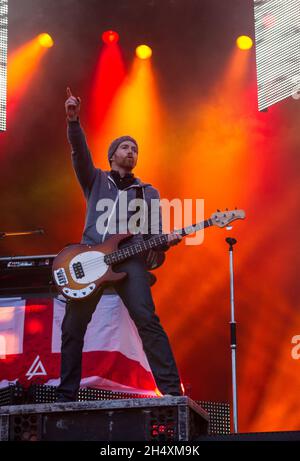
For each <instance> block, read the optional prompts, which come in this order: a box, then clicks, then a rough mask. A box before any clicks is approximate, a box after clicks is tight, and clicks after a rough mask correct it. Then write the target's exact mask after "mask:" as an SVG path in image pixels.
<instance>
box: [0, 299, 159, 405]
mask: <svg viewBox="0 0 300 461" xmlns="http://www.w3.org/2000/svg"><path fill="white" fill-rule="evenodd" d="M64 312H65V304H64V303H63V302H62V301H60V300H58V299H55V298H54V299H52V298H43V299H35V298H31V299H21V298H6V299H4V298H0V387H5V386H7V385H8V384H9V383H12V382H16V381H18V382H19V383H20V384H22V385H23V386H25V387H28V386H29V385H30V384H32V383H35V384H47V385H53V386H57V385H58V384H59V375H60V347H61V323H62V320H63V316H64ZM81 387H94V388H100V389H105V390H110V391H118V392H121V391H123V392H126V393H141V394H146V395H153V396H155V395H158V391H157V389H156V384H155V381H154V378H153V375H152V373H151V369H150V366H149V363H148V361H147V358H146V355H145V353H144V350H143V347H142V343H141V339H140V337H139V334H138V331H137V329H136V326H135V324H134V323H133V321H132V320H131V318H130V316H129V314H128V311H127V309H126V307H125V306H124V304H123V303H122V301H121V299H120V298H119V297H118V296H117V295H115V294H111V295H104V296H102V298H101V300H100V302H99V304H98V306H97V308H96V310H95V312H94V314H93V317H92V320H91V322H90V323H89V325H88V329H87V332H86V335H85V340H84V349H83V356H82V380H81Z"/></svg>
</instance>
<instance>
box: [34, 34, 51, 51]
mask: <svg viewBox="0 0 300 461" xmlns="http://www.w3.org/2000/svg"><path fill="white" fill-rule="evenodd" d="M38 42H39V44H40V45H41V46H43V47H44V48H52V46H53V45H54V41H53V39H52V37H51V35H49V34H40V35H39V36H38Z"/></svg>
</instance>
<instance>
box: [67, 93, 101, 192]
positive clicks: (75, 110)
mask: <svg viewBox="0 0 300 461" xmlns="http://www.w3.org/2000/svg"><path fill="white" fill-rule="evenodd" d="M80 105H81V99H80V98H78V97H77V98H76V97H75V96H73V95H72V93H71V90H70V88H67V100H66V102H65V109H66V115H67V122H68V129H67V137H68V141H69V143H70V145H71V149H72V163H73V167H74V170H75V173H76V176H77V178H78V181H79V183H80V185H81V187H82V189H83V192H84V195H85V196H86V197H88V195H89V193H90V190H91V187H92V184H93V182H94V179H95V175H96V171H97V170H96V168H95V166H94V164H93V160H92V156H91V153H90V151H89V148H88V146H87V142H86V138H85V134H84V131H83V129H82V127H81V125H80V122H79V113H80Z"/></svg>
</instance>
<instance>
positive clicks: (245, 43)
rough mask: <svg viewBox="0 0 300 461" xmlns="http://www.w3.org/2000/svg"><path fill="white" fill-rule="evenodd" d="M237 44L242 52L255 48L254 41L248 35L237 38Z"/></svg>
mask: <svg viewBox="0 0 300 461" xmlns="http://www.w3.org/2000/svg"><path fill="white" fill-rule="evenodd" d="M236 44H237V47H238V48H239V49H240V50H250V49H251V48H252V46H253V40H252V38H250V37H248V36H247V35H241V36H240V37H238V38H237V40H236Z"/></svg>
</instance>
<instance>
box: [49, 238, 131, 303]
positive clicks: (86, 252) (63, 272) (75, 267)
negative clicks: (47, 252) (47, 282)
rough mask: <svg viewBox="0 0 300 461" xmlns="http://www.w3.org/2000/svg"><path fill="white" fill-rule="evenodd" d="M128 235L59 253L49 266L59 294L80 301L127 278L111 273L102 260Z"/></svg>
mask: <svg viewBox="0 0 300 461" xmlns="http://www.w3.org/2000/svg"><path fill="white" fill-rule="evenodd" d="M130 236H131V234H130V233H129V234H116V235H114V236H112V237H110V238H109V239H108V240H106V241H105V242H104V243H101V244H98V245H86V244H77V245H70V246H68V247H66V248H65V249H64V250H62V251H61V252H60V253H58V255H57V256H56V258H55V259H54V261H53V266H52V273H53V279H54V282H55V284H56V287H57V290H58V292H59V293H61V294H62V295H63V296H65V297H66V298H68V299H76V300H78V301H79V300H83V299H87V298H89V297H90V296H92V295H94V294H95V293H97V291H99V290H100V289H101V288H103V287H105V286H106V285H108V284H111V283H114V282H118V281H119V280H122V279H123V278H124V277H126V275H127V274H126V272H114V271H113V269H112V267H111V266H110V265H108V264H106V263H105V260H104V257H105V256H106V255H108V254H110V253H113V252H114V251H117V250H118V247H119V244H120V243H121V242H122V241H123V240H126V239H128V238H129V237H130Z"/></svg>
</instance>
